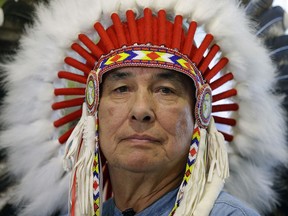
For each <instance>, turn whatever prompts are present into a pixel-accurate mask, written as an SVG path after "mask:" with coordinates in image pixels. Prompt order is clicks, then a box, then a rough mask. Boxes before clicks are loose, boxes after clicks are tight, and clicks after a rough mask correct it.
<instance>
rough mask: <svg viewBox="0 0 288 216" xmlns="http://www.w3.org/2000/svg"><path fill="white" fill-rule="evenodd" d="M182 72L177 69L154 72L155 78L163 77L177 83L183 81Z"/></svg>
mask: <svg viewBox="0 0 288 216" xmlns="http://www.w3.org/2000/svg"><path fill="white" fill-rule="evenodd" d="M183 75H184V74H182V73H181V72H177V71H171V70H165V71H163V72H160V73H157V74H155V78H156V79H164V80H170V81H177V82H179V83H183V81H184V80H183V79H184V76H183Z"/></svg>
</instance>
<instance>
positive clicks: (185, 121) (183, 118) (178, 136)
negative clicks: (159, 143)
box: [162, 107, 194, 153]
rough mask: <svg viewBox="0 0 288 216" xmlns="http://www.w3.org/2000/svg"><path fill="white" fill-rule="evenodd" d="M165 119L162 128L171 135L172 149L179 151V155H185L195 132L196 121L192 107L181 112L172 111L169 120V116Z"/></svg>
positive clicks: (177, 110)
mask: <svg viewBox="0 0 288 216" xmlns="http://www.w3.org/2000/svg"><path fill="white" fill-rule="evenodd" d="M176 113H178V115H176ZM164 117H165V116H163V121H162V127H163V128H164V129H165V131H167V132H168V134H169V137H170V138H169V143H170V147H171V148H173V149H174V151H177V153H181V152H182V153H183V152H184V153H185V152H186V150H187V148H189V145H190V142H191V137H192V134H193V130H194V121H193V116H192V111H191V109H190V107H187V108H184V109H181V110H179V109H174V110H171V114H170V115H169V118H167V115H166V118H164ZM175 147H176V148H175Z"/></svg>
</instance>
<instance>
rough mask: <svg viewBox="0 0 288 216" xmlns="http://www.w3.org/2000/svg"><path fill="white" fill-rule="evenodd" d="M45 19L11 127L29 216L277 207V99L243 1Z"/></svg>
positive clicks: (135, 3)
mask: <svg viewBox="0 0 288 216" xmlns="http://www.w3.org/2000/svg"><path fill="white" fill-rule="evenodd" d="M238 6H239V5H238ZM36 14H37V16H38V19H37V20H36V21H35V24H34V27H32V29H30V30H27V32H28V33H27V34H28V35H27V36H24V38H23V39H22V40H21V46H20V47H21V48H20V49H21V51H20V52H19V55H17V56H15V61H14V62H12V63H11V64H8V66H7V67H6V69H7V74H8V78H7V80H8V82H7V85H9V93H8V94H7V95H8V99H7V101H6V102H4V104H7V106H6V105H5V109H4V112H3V113H4V114H3V115H4V117H5V118H4V117H3V116H2V117H3V119H5V122H6V123H7V130H5V131H4V133H3V134H4V135H3V136H1V142H3V143H4V146H7V148H8V149H9V163H10V164H11V166H10V167H11V170H13V173H15V175H16V176H17V179H19V182H20V183H19V188H17V190H16V191H17V200H15V203H18V202H19V201H23V202H21V203H23V205H25V206H23V208H21V215H29V216H31V215H35V214H36V216H38V215H43V216H50V215H51V214H54V213H56V212H59V213H61V214H62V213H66V212H67V207H68V208H69V214H70V215H72V216H79V215H85V216H91V215H95V216H100V215H121V214H124V215H129V214H130V215H133V214H136V215H142V216H143V215H157V216H158V215H175V216H176V215H177V216H179V215H181V216H183V215H185V216H186V215H194V216H205V215H206V216H208V215H243V214H244V215H245V214H246V215H257V213H256V212H255V211H254V210H252V209H250V208H249V207H246V206H245V205H243V204H241V203H240V201H238V200H237V199H235V198H233V197H232V196H230V195H228V193H226V192H224V191H228V192H229V193H230V194H233V195H234V196H237V197H239V198H241V199H242V200H245V201H246V202H247V203H249V204H251V206H252V207H253V208H256V209H257V210H258V211H262V212H267V211H269V210H270V209H271V208H272V207H273V205H274V204H275V200H276V199H275V198H276V196H275V193H274V191H273V188H272V186H271V185H273V172H272V171H271V170H273V169H272V168H273V166H275V165H277V164H278V163H279V162H280V163H281V162H283V161H285V160H286V154H285V148H283V142H282V141H283V140H284V135H283V124H284V121H283V118H282V116H281V112H279V110H280V109H279V103H280V99H279V98H277V97H275V96H274V95H273V94H272V93H271V92H272V91H271V90H272V89H273V86H272V83H273V80H274V74H273V72H272V71H273V66H272V64H271V60H270V59H269V58H268V57H267V55H266V53H265V50H264V49H263V48H262V46H261V45H260V44H259V43H258V42H256V39H255V37H254V36H253V35H252V34H251V33H250V29H249V28H248V26H247V25H246V21H247V20H246V19H245V18H244V15H243V11H241V10H239V9H237V4H235V2H234V1H230V0H217V1H216V0H201V1H198V0H178V1H175V0H165V1H163V0H153V1H150V0H145V1H144V0H143V1H142V0H129V1H128V0H117V1H116V0H104V1H102V0H93V1H91V0H81V1H79V0H63V1H57V0H52V1H51V2H50V3H49V6H47V5H42V6H40V7H38V9H37V12H36ZM235 32H236V33H235ZM77 35H78V37H77ZM255 56H257V58H255ZM62 59H64V62H63V61H62ZM23 71H25V73H24V72H23ZM23 83H24V84H25V88H23ZM12 102H13V103H12ZM51 105H52V106H51ZM18 107H21V109H19V108H18ZM51 107H52V109H51ZM271 113H273V115H271ZM7 116H9V117H7ZM78 120H79V121H78ZM52 121H53V124H51V122H52ZM267 122H268V123H269V124H267ZM76 123H77V125H76V126H75V124H76ZM72 128H73V129H72ZM218 129H219V130H218ZM268 131H269V133H268ZM15 134H17V135H18V134H21V136H15ZM68 137H69V138H68ZM2 138H3V139H2ZM19 143H21V145H20V144H19ZM271 143H273V148H271ZM58 144H59V145H58ZM60 144H63V145H60ZM227 148H228V150H229V161H228V154H227ZM259 149H261V151H260V150H259ZM63 155H64V160H63ZM23 161H25V163H23ZM63 161H64V167H65V168H66V169H67V170H69V171H70V172H66V171H64V170H63V167H62V163H63ZM229 171H231V172H230V177H229V178H228V176H229ZM69 179H70V187H69V183H68V180H69ZM224 182H225V188H224ZM68 191H69V197H70V198H69V205H68V206H67V197H68ZM39 194H41V196H40V195H39Z"/></svg>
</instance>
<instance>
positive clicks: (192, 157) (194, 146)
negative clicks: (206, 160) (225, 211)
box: [169, 126, 200, 216]
mask: <svg viewBox="0 0 288 216" xmlns="http://www.w3.org/2000/svg"><path fill="white" fill-rule="evenodd" d="M199 143H200V129H199V127H198V126H196V127H195V129H194V132H193V135H192V141H191V145H190V149H189V155H188V159H187V163H186V169H185V173H184V178H183V181H182V184H181V186H180V188H179V191H178V194H177V199H176V202H175V205H174V207H173V209H172V211H171V212H170V214H169V216H173V215H174V213H175V212H176V209H177V208H178V207H179V205H180V203H181V201H182V199H183V196H184V188H185V186H186V185H187V183H188V181H189V179H190V177H191V174H192V171H193V168H194V164H195V161H196V158H197V152H198V147H199Z"/></svg>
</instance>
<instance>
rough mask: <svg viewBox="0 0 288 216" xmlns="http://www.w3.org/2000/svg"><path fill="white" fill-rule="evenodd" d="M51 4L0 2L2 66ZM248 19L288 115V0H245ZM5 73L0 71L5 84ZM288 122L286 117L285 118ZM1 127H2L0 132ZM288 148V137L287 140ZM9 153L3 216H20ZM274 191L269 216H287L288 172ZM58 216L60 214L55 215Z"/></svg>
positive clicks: (1, 152) (2, 155) (2, 157)
mask: <svg viewBox="0 0 288 216" xmlns="http://www.w3.org/2000/svg"><path fill="white" fill-rule="evenodd" d="M48 1H49V0H0V63H1V62H3V61H5V59H7V57H11V56H13V55H14V54H15V53H16V52H17V49H18V46H19V44H18V42H19V39H20V38H21V35H22V34H23V32H25V26H27V25H33V17H34V11H35V6H36V5H37V4H38V3H40V2H41V3H47V2H48ZM241 3H242V4H243V7H245V11H246V14H247V16H248V17H249V19H251V20H253V22H254V23H255V26H256V32H255V34H256V35H257V37H259V38H260V39H261V40H262V41H263V43H264V44H265V46H266V47H267V48H268V49H269V53H270V56H271V58H272V59H273V61H274V63H275V65H276V67H277V68H278V70H279V74H278V77H277V78H278V82H277V89H276V91H277V92H275V93H277V94H278V93H282V94H283V95H284V97H285V100H284V103H283V107H284V108H285V109H286V111H288V98H287V95H288V15H287V11H288V0H274V1H273V0H242V1H241ZM4 76H5V75H4V72H3V71H0V79H1V80H2V81H3V77H4ZM3 97H5V90H4V88H3V83H2V82H1V84H0V111H1V103H2V98H3ZM285 117H286V119H287V114H286V116H285ZM287 123H288V121H287ZM1 127H2V125H1V123H0V129H1ZM287 145H288V137H287ZM6 158H7V152H6V149H3V148H1V143H0V216H14V215H17V213H16V212H17V206H15V205H13V204H11V203H10V202H9V200H10V198H11V196H12V194H13V189H14V187H13V186H14V185H15V182H16V181H15V180H14V179H13V177H11V176H10V174H9V169H8V167H7V166H6ZM276 169H277V173H278V175H277V182H275V185H274V187H275V190H276V191H277V192H278V193H279V195H280V196H279V197H280V198H279V204H278V206H277V207H276V208H275V209H274V210H273V211H272V212H270V213H269V214H267V215H269V216H284V215H286V216H287V215H288V168H287V167H278V168H276ZM54 215H55V216H56V215H58V214H57V213H56V214H54Z"/></svg>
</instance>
